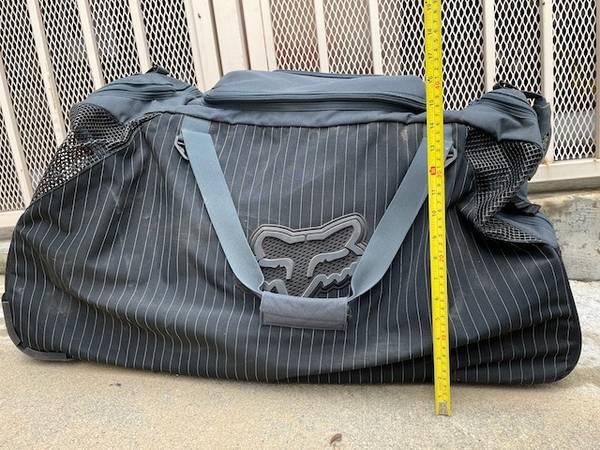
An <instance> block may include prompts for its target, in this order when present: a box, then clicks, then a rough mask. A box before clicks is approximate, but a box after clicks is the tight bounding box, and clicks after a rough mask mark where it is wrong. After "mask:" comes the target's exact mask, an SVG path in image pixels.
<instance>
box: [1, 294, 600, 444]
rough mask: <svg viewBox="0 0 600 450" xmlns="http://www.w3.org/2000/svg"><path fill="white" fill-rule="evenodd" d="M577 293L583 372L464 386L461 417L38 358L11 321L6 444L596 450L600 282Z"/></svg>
mask: <svg viewBox="0 0 600 450" xmlns="http://www.w3.org/2000/svg"><path fill="white" fill-rule="evenodd" d="M572 286H573V290H574V292H575V295H576V298H577V300H578V307H579V313H580V316H581V322H582V325H583V328H584V350H583V354H582V357H581V360H580V363H579V365H578V367H577V368H576V369H575V370H574V372H573V373H572V374H571V375H570V376H568V377H567V378H566V379H564V380H562V381H560V382H558V383H555V384H550V385H541V386H533V387H486V386H458V385H457V386H455V387H454V388H453V395H454V399H453V400H454V402H453V406H454V415H453V416H452V417H451V418H445V417H435V416H434V415H433V414H432V406H433V403H432V395H433V390H432V387H431V386H422V385H416V386H411V385H404V386H402V385H388V386H314V385H265V384H257V383H236V382H228V381H218V380H207V379H198V378H190V377H178V376H172V375H165V374H153V373H147V372H140V371H134V370H126V369H121V368H114V367H107V366H102V365H96V364H91V363H78V362H75V363H43V362H37V361H34V360H32V359H29V358H27V357H26V356H25V355H23V354H21V353H20V352H18V351H17V350H16V349H15V348H14V346H13V345H12V343H11V342H10V340H9V338H8V337H7V335H6V331H5V329H4V327H3V326H2V327H0V361H1V364H0V447H2V448H10V449H17V448H139V447H142V448H209V449H220V448H244V449H246V448H277V449H281V448H286V449H290V448H292V449H294V448H298V449H300V448H302V449H304V448H331V447H338V448H431V447H439V448H509V447H510V448H590V449H591V448H594V447H596V448H597V446H598V443H599V442H600V283H598V282H595V283H582V282H573V285H572ZM336 435H337V436H336ZM340 435H341V437H340ZM334 436H335V437H337V438H339V439H338V440H337V442H334V443H333V444H330V440H331V438H332V437H334Z"/></svg>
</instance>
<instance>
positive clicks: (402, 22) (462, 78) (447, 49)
mask: <svg viewBox="0 0 600 450" xmlns="http://www.w3.org/2000/svg"><path fill="white" fill-rule="evenodd" d="M442 5H443V15H442V18H443V32H444V34H443V44H444V81H445V91H446V92H445V94H446V97H445V101H446V108H449V109H458V108H463V107H464V106H466V105H467V104H469V102H471V101H472V100H474V99H476V98H477V97H479V96H480V95H481V94H482V93H483V91H484V89H485V85H484V71H483V34H482V29H483V12H482V5H481V2H480V1H478V2H464V1H461V0H448V1H445V2H443V4H442ZM379 27H380V30H381V53H382V60H383V72H384V73H386V74H390V75H416V76H419V77H423V76H424V73H425V62H424V60H425V46H424V30H423V2H422V1H421V0H407V1H403V2H398V1H395V0H379Z"/></svg>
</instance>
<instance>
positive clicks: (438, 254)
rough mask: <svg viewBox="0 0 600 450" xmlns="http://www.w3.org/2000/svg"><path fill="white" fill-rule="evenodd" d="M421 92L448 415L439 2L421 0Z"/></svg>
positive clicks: (440, 396) (441, 402)
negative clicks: (423, 67)
mask: <svg viewBox="0 0 600 450" xmlns="http://www.w3.org/2000/svg"><path fill="white" fill-rule="evenodd" d="M424 6H425V8H424V13H425V90H426V101H427V143H428V148H427V162H428V167H429V170H428V174H427V183H428V194H429V203H428V204H429V241H430V263H431V264H430V267H431V269H430V270H431V302H432V340H433V366H434V395H435V412H436V414H437V415H446V416H449V415H450V411H451V403H450V346H449V331H448V292H447V291H448V289H447V287H448V286H447V268H446V200H445V198H446V197H445V181H444V104H443V101H444V92H443V73H442V23H441V20H442V18H441V0H425V5H424Z"/></svg>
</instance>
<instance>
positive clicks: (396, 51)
mask: <svg viewBox="0 0 600 450" xmlns="http://www.w3.org/2000/svg"><path fill="white" fill-rule="evenodd" d="M379 29H380V34H381V58H382V61H383V73H385V74H388V75H416V76H419V77H422V76H423V75H424V73H425V66H424V58H425V43H424V33H423V2H422V1H421V0H406V1H403V2H398V1H396V0H379Z"/></svg>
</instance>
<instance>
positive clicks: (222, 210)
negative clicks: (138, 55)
mask: <svg viewBox="0 0 600 450" xmlns="http://www.w3.org/2000/svg"><path fill="white" fill-rule="evenodd" d="M209 126H210V122H208V121H206V120H203V119H197V118H193V117H186V118H185V119H184V122H183V126H182V134H183V139H184V142H185V147H186V153H187V157H188V159H189V161H190V165H191V168H192V171H193V173H194V177H195V178H196V182H197V184H198V187H199V189H200V193H201V195H202V198H203V200H204V205H205V207H206V210H207V212H208V215H209V217H210V219H211V222H212V225H213V227H214V229H215V232H216V233H217V237H218V238H219V242H220V244H221V248H222V249H223V252H224V253H225V256H226V258H227V262H228V263H229V266H230V267H231V270H232V271H233V273H234V274H235V276H236V277H237V279H238V280H239V281H240V282H241V283H242V284H243V285H244V286H246V287H247V288H248V289H250V290H251V291H252V292H254V293H255V294H256V295H257V296H259V297H260V298H261V305H260V311H261V317H262V323H263V324H264V325H275V326H284V327H295V328H315V329H328V330H343V329H345V328H346V325H347V317H348V303H349V302H350V301H351V300H353V299H355V298H356V297H358V296H360V295H362V294H364V293H365V292H367V291H369V290H370V289H371V288H372V287H373V286H375V285H376V284H377V283H378V282H379V281H380V280H381V278H383V276H384V275H385V273H386V272H387V270H388V268H389V266H390V265H391V264H392V261H393V259H394V257H395V255H396V253H397V252H398V250H399V249H400V246H401V245H402V242H403V241H404V238H405V237H406V234H407V233H408V231H409V230H410V228H411V226H412V224H413V222H414V220H415V218H416V217H417V215H418V214H419V211H420V210H421V207H422V206H423V203H424V202H425V199H426V198H427V145H426V139H425V138H423V140H422V141H421V144H420V145H419V148H418V150H417V153H416V154H415V156H414V158H413V161H412V162H411V165H410V166H409V168H408V170H407V172H406V174H405V176H404V179H403V180H402V183H400V186H399V187H398V190H397V191H396V194H395V195H394V198H393V199H392V201H391V202H390V204H389V205H388V208H387V209H386V211H385V213H384V215H383V217H382V218H381V220H380V221H379V224H378V225H377V228H376V229H375V231H374V232H373V235H372V236H371V239H370V240H369V243H368V245H367V248H366V249H365V252H364V253H363V255H362V256H361V258H360V260H359V262H358V264H357V266H356V269H355V271H354V274H353V276H352V281H351V288H352V295H350V296H349V297H341V298H304V297H294V296H290V295H283V294H276V293H273V292H265V291H262V286H263V283H264V276H263V273H262V271H261V269H260V266H259V264H258V261H257V260H256V257H255V255H254V254H253V252H252V249H251V248H250V245H249V243H248V239H247V238H246V235H245V233H244V230H243V229H242V225H241V223H240V220H239V216H238V214H237V211H236V208H235V205H234V203H233V200H232V198H231V193H230V191H229V187H228V186H227V182H226V181H225V177H224V175H223V170H222V169H221V164H220V162H219V158H218V155H217V153H216V150H215V147H214V144H213V141H212V138H211V136H210V134H209ZM451 131H452V129H451V128H450V127H446V133H445V134H446V135H445V142H446V145H445V153H446V155H448V153H449V152H450V149H451V147H452V132H451ZM454 156H456V155H454ZM452 160H453V159H452V158H451V159H447V161H446V163H447V164H448V163H449V162H451V161H452Z"/></svg>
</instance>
